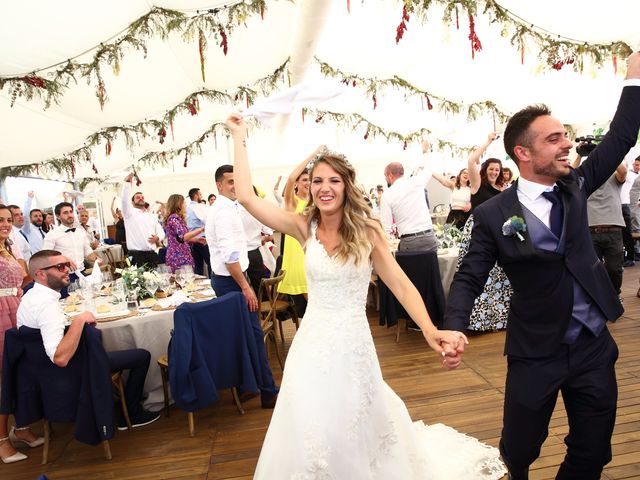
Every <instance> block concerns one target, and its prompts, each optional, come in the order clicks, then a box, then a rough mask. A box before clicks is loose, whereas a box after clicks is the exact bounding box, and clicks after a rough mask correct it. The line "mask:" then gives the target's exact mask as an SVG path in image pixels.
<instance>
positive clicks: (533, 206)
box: [518, 176, 553, 228]
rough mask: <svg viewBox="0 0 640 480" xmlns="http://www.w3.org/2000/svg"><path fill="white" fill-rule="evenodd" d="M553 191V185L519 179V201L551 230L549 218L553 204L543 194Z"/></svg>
mask: <svg viewBox="0 0 640 480" xmlns="http://www.w3.org/2000/svg"><path fill="white" fill-rule="evenodd" d="M552 190H553V185H551V186H549V185H542V184H541V183H536V182H532V181H531V180H527V179H526V178H523V177H522V176H520V178H518V200H520V203H521V204H522V205H524V206H525V207H527V208H528V209H529V211H530V212H531V213H533V214H534V215H535V216H536V217H538V219H539V220H540V221H541V222H542V223H544V224H545V225H546V226H547V227H549V228H551V222H550V221H549V217H550V215H551V207H552V206H553V204H552V203H551V202H550V201H549V200H547V199H546V198H544V197H543V196H542V193H543V192H550V191H552Z"/></svg>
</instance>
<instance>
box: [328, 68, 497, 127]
mask: <svg viewBox="0 0 640 480" xmlns="http://www.w3.org/2000/svg"><path fill="white" fill-rule="evenodd" d="M316 61H317V62H318V64H319V66H320V71H321V72H322V74H323V75H324V76H325V77H330V78H337V79H339V80H340V81H342V82H343V83H344V84H346V85H351V86H354V87H355V86H358V85H360V86H362V87H363V88H364V89H365V90H366V92H367V94H368V95H371V98H372V100H373V104H374V108H375V107H376V106H377V96H376V93H377V92H378V91H379V90H381V89H384V88H387V87H391V88H393V89H396V90H400V91H402V92H404V94H405V98H409V97H418V98H420V99H422V98H425V99H426V101H427V108H428V109H429V110H432V109H433V104H432V103H431V99H434V100H436V101H438V102H439V103H438V111H439V112H443V113H447V114H464V113H466V115H467V119H469V120H477V119H478V118H479V117H480V116H482V115H488V114H491V115H495V118H496V119H498V120H499V121H500V122H501V123H504V122H506V121H507V120H508V119H509V115H508V114H507V113H506V112H504V111H503V110H501V109H500V108H498V106H497V105H496V104H495V103H493V102H491V101H488V100H486V101H483V102H473V103H464V102H457V101H454V100H449V99H446V98H444V97H440V96H438V95H436V94H434V93H432V92H428V91H426V90H421V89H420V88H418V87H416V86H415V85H413V84H412V83H410V82H409V81H408V80H405V79H404V78H402V77H398V76H394V77H393V78H386V79H378V78H367V77H362V76H360V75H357V74H354V73H349V72H344V71H342V70H340V69H339V68H337V67H333V66H331V65H329V64H328V63H326V62H323V61H322V60H320V59H319V58H317V57H316Z"/></svg>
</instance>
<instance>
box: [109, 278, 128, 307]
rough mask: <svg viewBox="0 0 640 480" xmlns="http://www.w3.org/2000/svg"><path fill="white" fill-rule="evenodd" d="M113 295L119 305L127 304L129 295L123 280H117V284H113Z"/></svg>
mask: <svg viewBox="0 0 640 480" xmlns="http://www.w3.org/2000/svg"><path fill="white" fill-rule="evenodd" d="M111 295H113V296H114V297H115V299H116V300H118V304H120V305H122V304H123V303H125V302H126V299H127V293H126V290H125V288H124V282H123V281H122V279H119V280H116V282H115V283H114V284H113V286H112V287H111Z"/></svg>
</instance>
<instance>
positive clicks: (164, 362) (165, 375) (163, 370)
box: [157, 355, 244, 437]
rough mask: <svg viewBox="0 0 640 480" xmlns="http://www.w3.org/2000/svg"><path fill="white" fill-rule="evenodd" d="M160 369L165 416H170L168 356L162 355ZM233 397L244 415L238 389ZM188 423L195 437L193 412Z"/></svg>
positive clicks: (232, 390) (233, 392)
mask: <svg viewBox="0 0 640 480" xmlns="http://www.w3.org/2000/svg"><path fill="white" fill-rule="evenodd" d="M157 362H158V367H160V375H161V377H162V390H163V393H164V414H165V416H166V417H168V416H169V357H168V355H161V356H159V357H158V360H157ZM231 395H233V402H234V403H235V404H236V408H237V409H238V413H240V415H244V408H242V404H241V403H240V397H239V396H238V389H236V387H233V388H232V389H231ZM187 421H188V422H189V436H190V437H193V436H194V435H195V434H196V422H195V416H194V414H193V412H187Z"/></svg>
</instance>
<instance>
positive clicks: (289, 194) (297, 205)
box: [278, 145, 324, 314]
mask: <svg viewBox="0 0 640 480" xmlns="http://www.w3.org/2000/svg"><path fill="white" fill-rule="evenodd" d="M323 148H324V145H321V146H320V147H318V148H317V149H316V150H315V151H314V152H313V153H312V154H311V155H310V156H309V157H307V158H305V159H304V160H303V161H302V162H300V163H299V164H298V165H297V166H296V167H295V168H294V169H293V171H292V172H291V174H290V175H289V178H287V184H286V185H285V187H284V209H285V211H288V212H296V213H300V214H301V213H302V212H303V211H304V209H305V208H306V207H307V202H308V201H309V172H307V165H308V164H309V162H310V161H311V160H313V158H314V157H315V156H316V154H317V153H318V152H319V151H320V150H322V149H323ZM282 269H283V270H284V271H285V272H286V275H285V277H284V279H283V280H282V282H281V283H280V285H279V286H278V291H279V292H282V293H286V294H288V295H304V298H305V300H306V298H307V276H306V274H305V271H304V250H302V247H301V246H300V243H299V242H298V240H296V239H295V238H293V237H290V236H289V235H285V240H284V250H283V253H282ZM296 304H297V302H296ZM299 313H300V314H303V312H299Z"/></svg>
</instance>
